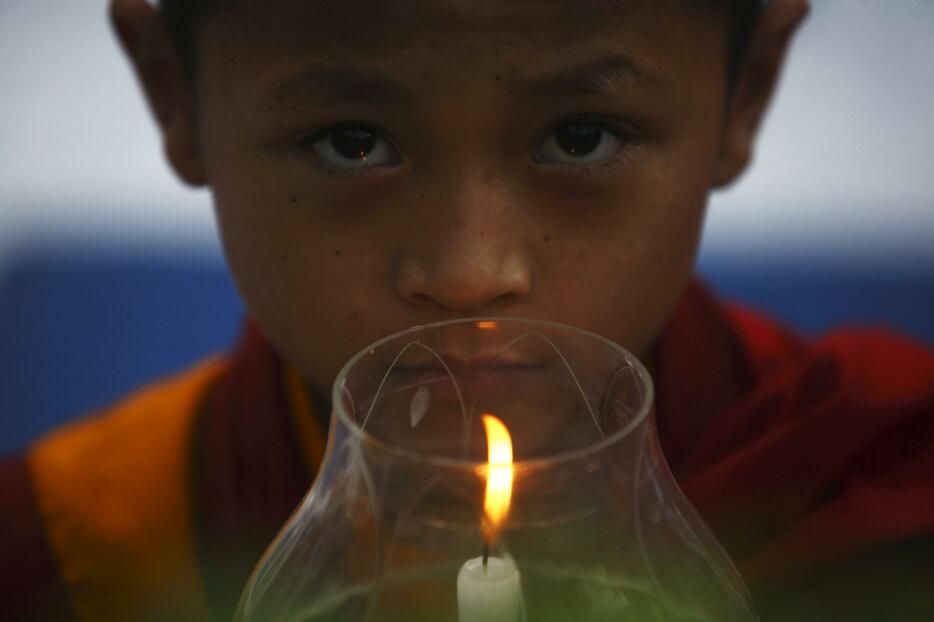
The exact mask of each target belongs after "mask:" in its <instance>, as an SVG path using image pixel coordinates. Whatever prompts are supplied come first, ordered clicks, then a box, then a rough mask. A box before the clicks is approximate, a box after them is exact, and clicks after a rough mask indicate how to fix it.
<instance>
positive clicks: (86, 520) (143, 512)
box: [29, 359, 227, 622]
mask: <svg viewBox="0 0 934 622" xmlns="http://www.w3.org/2000/svg"><path fill="white" fill-rule="evenodd" d="M226 364H227V363H226V361H224V360H222V359H212V360H209V361H207V362H205V363H202V364H200V365H199V366H197V367H196V368H195V369H193V370H191V371H189V372H187V373H185V374H182V375H181V376H178V377H175V378H173V379H169V380H167V381H165V382H160V383H158V384H155V385H153V386H151V387H149V388H147V389H144V390H143V391H141V392H140V393H138V394H136V395H134V396H133V397H131V398H130V399H128V400H127V401H125V402H123V403H121V404H119V405H117V406H116V407H114V408H112V409H111V410H110V411H108V412H106V413H104V414H103V415H102V416H98V417H94V418H90V419H86V420H83V421H80V422H78V423H75V424H72V425H70V426H68V427H66V428H64V429H62V430H60V431H58V432H56V433H54V434H52V435H51V436H49V437H47V438H45V439H43V440H41V441H39V442H38V443H37V444H36V445H35V446H34V447H33V448H32V449H31V451H30V456H29V462H30V469H31V473H32V477H33V481H34V485H35V489H36V494H37V498H38V502H39V507H40V511H41V512H42V514H43V516H44V518H45V521H46V525H47V528H48V533H49V539H50V543H51V546H52V549H53V551H54V554H55V555H56V557H57V560H58V562H59V567H60V569H61V573H62V577H63V579H64V581H65V585H66V587H67V590H68V592H69V595H70V597H71V600H72V604H73V607H74V610H75V612H76V613H77V615H78V617H79V619H81V620H83V621H86V622H110V621H113V622H116V621H121V622H127V621H131V620H132V621H136V620H144V621H149V620H152V621H155V620H185V621H191V620H201V619H206V611H207V609H206V605H205V602H204V594H203V590H202V589H201V581H200V577H199V575H198V572H197V566H196V564H195V554H194V547H193V541H192V530H191V508H190V502H189V497H188V495H189V486H188V473H189V466H190V465H189V456H190V455H191V442H192V439H193V432H194V430H193V426H194V415H195V413H196V410H197V408H198V405H199V400H200V399H201V398H202V397H203V396H204V394H205V391H206V389H207V387H208V386H209V385H210V383H211V382H212V381H213V380H214V379H216V378H217V377H218V376H219V375H220V374H221V373H223V371H224V369H225V367H226Z"/></svg>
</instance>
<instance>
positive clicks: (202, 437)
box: [192, 322, 311, 620]
mask: <svg viewBox="0 0 934 622" xmlns="http://www.w3.org/2000/svg"><path fill="white" fill-rule="evenodd" d="M283 380H284V377H283V373H282V369H281V363H280V360H279V357H278V356H277V355H276V354H275V352H273V351H272V349H271V348H270V347H269V346H268V345H267V343H266V341H265V339H264V338H263V337H262V335H260V333H259V331H258V330H257V329H256V328H255V326H253V325H252V323H249V322H248V323H247V324H246V326H245V328H244V331H243V334H242V336H241V341H240V344H239V346H238V348H237V351H236V353H235V355H234V358H233V361H232V365H231V368H230V371H229V372H228V374H227V376H226V377H225V378H224V379H223V380H222V382H221V383H220V384H219V385H218V386H216V387H215V388H214V390H213V391H212V393H211V394H210V395H209V396H208V398H207V401H206V402H205V404H204V409H203V412H202V413H201V414H200V416H199V422H198V430H197V431H196V440H195V450H194V453H195V456H194V464H195V468H194V472H193V481H192V492H193V495H194V498H193V507H194V508H195V517H194V518H195V539H196V543H197V549H198V555H199V558H200V560H201V562H202V567H203V569H204V577H205V587H206V590H207V598H208V602H209V605H210V607H211V609H212V612H213V613H214V614H215V615H216V619H218V620H230V619H232V618H233V613H234V609H235V607H236V603H237V599H238V597H239V595H240V591H241V590H242V589H243V587H244V585H245V584H246V581H247V579H248V578H249V576H250V572H251V571H252V570H253V567H254V566H255V565H256V564H257V563H258V562H259V559H260V556H261V555H262V553H263V551H264V550H265V549H266V547H267V546H268V544H269V542H270V541H271V540H272V539H273V538H274V537H275V535H276V533H277V532H278V531H279V528H280V527H281V526H282V524H283V523H284V522H285V521H286V520H287V519H288V517H289V514H291V512H292V509H293V508H294V507H295V506H296V505H298V503H299V502H300V501H301V499H302V497H303V496H304V495H305V492H306V491H307V490H308V488H309V486H310V485H311V478H310V476H309V473H308V472H307V470H306V468H305V464H304V461H303V457H302V453H301V450H300V448H299V447H298V445H297V444H296V435H295V430H294V428H293V425H292V420H291V418H290V415H289V411H288V403H287V399H286V395H285V391H284V386H283Z"/></svg>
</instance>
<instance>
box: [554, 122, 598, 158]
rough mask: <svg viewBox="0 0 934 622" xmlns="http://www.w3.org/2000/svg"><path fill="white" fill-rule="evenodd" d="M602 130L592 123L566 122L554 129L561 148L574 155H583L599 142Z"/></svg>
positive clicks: (594, 147)
mask: <svg viewBox="0 0 934 622" xmlns="http://www.w3.org/2000/svg"><path fill="white" fill-rule="evenodd" d="M601 131H602V130H601V129H600V127H599V126H598V125H594V124H593V123H567V124H565V125H560V126H558V128H557V129H555V137H556V138H557V139H558V144H559V145H560V146H561V148H562V149H564V150H565V151H567V152H568V153H570V154H573V155H576V156H585V155H587V154H588V153H590V152H591V151H593V150H594V149H596V148H597V145H599V144H600V132H601Z"/></svg>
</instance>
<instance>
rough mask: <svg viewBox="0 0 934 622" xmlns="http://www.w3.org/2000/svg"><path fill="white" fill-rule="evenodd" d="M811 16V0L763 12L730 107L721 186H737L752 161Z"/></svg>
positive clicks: (776, 4) (778, 0)
mask: <svg viewBox="0 0 934 622" xmlns="http://www.w3.org/2000/svg"><path fill="white" fill-rule="evenodd" d="M807 13H808V0H769V2H768V4H767V5H766V6H765V8H764V9H763V12H762V15H761V17H760V19H759V25H758V26H757V28H756V31H755V33H754V34H753V37H752V40H751V41H750V44H749V48H748V50H747V53H746V58H745V61H744V62H743V64H742V66H741V67H740V69H739V73H738V75H737V76H736V81H735V83H734V84H733V89H732V92H731V95H730V100H729V102H728V108H727V116H726V123H725V124H724V130H723V137H722V139H721V141H722V142H721V145H720V157H719V161H718V163H717V169H716V172H715V175H714V186H715V187H722V186H726V185H728V184H730V183H732V182H733V181H735V180H736V178H737V177H738V176H739V175H740V174H741V173H742V172H743V171H744V170H745V169H746V167H747V166H748V165H749V162H750V161H751V160H752V153H753V148H754V146H755V140H756V135H757V133H758V130H759V125H760V123H761V121H762V118H763V116H764V115H765V111H766V109H767V108H768V105H769V102H770V101H771V99H772V93H773V91H774V90H775V85H776V83H777V82H778V78H779V75H780V74H781V69H782V65H783V64H784V61H785V55H786V53H787V51H788V47H789V45H790V43H791V40H792V37H793V35H794V34H795V31H796V30H797V29H798V26H799V25H800V24H801V22H802V21H803V20H804V18H805V17H806V16H807Z"/></svg>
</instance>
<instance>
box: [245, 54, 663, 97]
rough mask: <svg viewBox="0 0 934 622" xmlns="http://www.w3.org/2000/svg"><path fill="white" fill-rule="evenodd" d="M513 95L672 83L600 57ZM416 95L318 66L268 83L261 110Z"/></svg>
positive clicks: (374, 77) (375, 77)
mask: <svg viewBox="0 0 934 622" xmlns="http://www.w3.org/2000/svg"><path fill="white" fill-rule="evenodd" d="M514 88H515V91H516V92H517V93H518V94H519V95H522V96H524V97H528V98H560V97H573V96H588V95H591V96H593V95H597V96H600V95H604V96H605V95H608V94H611V93H613V92H618V90H619V89H620V88H637V89H643V90H654V91H668V90H669V89H670V88H671V82H670V81H668V80H667V79H666V78H663V77H661V76H658V75H655V74H652V73H650V72H648V71H646V70H644V69H642V68H640V67H638V66H637V65H636V64H635V63H634V62H633V61H631V60H630V59H628V58H627V57H625V56H620V55H614V56H606V57H602V58H598V59H595V60H591V61H588V62H586V63H582V64H580V65H576V66H573V67H569V68H566V69H562V70H561V71H559V72H557V73H554V74H551V75H547V76H539V77H535V78H529V79H525V80H520V81H519V82H518V83H517V84H516V85H515V87H514ZM414 100H415V93H414V90H413V89H412V88H411V87H410V86H408V85H406V84H404V83H402V82H398V81H396V80H394V79H393V78H391V77H389V76H388V75H385V74H382V73H376V72H369V71H367V70H363V69H360V68H357V67H352V66H348V67H344V68H341V67H335V66H326V65H322V64H320V63H312V64H309V65H306V66H304V67H303V68H302V69H300V70H299V71H297V72H294V73H291V74H288V75H285V76H282V77H280V78H277V79H275V80H273V81H272V82H270V83H269V84H268V85H266V86H265V87H264V88H263V89H262V91H261V98H260V102H259V108H260V110H271V109H280V108H288V107H294V106H315V105H321V106H323V105H335V104H337V105H340V104H348V103H355V102H361V101H381V102H386V101H394V102H396V103H401V104H410V103H412V102H413V101H414Z"/></svg>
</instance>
